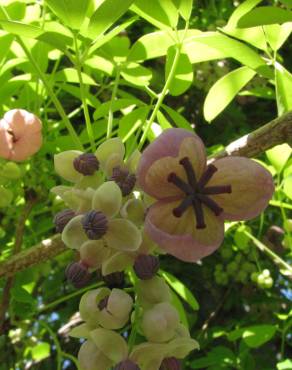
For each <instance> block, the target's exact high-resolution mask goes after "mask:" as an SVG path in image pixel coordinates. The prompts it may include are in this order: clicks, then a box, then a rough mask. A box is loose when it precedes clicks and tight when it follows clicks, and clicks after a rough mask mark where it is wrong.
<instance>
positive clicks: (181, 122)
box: [162, 104, 193, 131]
mask: <svg viewBox="0 0 292 370" xmlns="http://www.w3.org/2000/svg"><path fill="white" fill-rule="evenodd" d="M162 108H163V109H164V110H165V111H166V113H167V114H168V115H169V116H170V118H171V119H172V120H173V123H174V126H177V127H181V128H185V129H186V130H189V131H193V128H192V126H191V125H190V123H189V122H188V121H187V120H186V119H185V118H184V116H182V115H181V114H180V113H179V112H177V111H175V110H174V109H172V108H170V107H168V106H167V105H165V104H162Z"/></svg>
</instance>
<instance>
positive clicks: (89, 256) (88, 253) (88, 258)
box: [80, 240, 110, 269]
mask: <svg viewBox="0 0 292 370" xmlns="http://www.w3.org/2000/svg"><path fill="white" fill-rule="evenodd" d="M109 254H110V249H109V248H106V247H105V245H104V242H103V240H88V241H87V242H85V243H83V244H82V245H81V247H80V258H81V260H82V262H83V263H85V264H86V265H87V266H88V267H91V268H94V269H98V268H100V267H101V265H102V262H103V261H104V260H105V259H106V258H107V257H108V256H109Z"/></svg>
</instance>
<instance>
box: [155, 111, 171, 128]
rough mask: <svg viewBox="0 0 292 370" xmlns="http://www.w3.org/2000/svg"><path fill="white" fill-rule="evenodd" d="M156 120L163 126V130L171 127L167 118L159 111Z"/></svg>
mask: <svg viewBox="0 0 292 370" xmlns="http://www.w3.org/2000/svg"><path fill="white" fill-rule="evenodd" d="M157 121H158V123H159V124H160V126H161V127H162V128H163V130H166V129H168V128H171V127H172V126H171V124H170V123H169V121H168V120H167V118H166V117H165V116H164V115H163V114H162V113H161V112H160V111H158V112H157Z"/></svg>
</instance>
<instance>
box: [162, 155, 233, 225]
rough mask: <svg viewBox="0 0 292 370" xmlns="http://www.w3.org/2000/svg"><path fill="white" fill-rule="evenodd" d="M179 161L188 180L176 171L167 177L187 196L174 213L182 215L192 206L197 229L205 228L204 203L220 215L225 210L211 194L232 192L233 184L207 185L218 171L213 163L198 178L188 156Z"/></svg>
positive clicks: (176, 215)
mask: <svg viewBox="0 0 292 370" xmlns="http://www.w3.org/2000/svg"><path fill="white" fill-rule="evenodd" d="M179 163H180V164H181V165H182V166H183V168H184V170H185V173H186V175H187V182H185V181H184V180H182V179H181V178H180V177H179V176H177V175H176V174H175V173H174V172H171V173H170V174H169V175H168V178H167V180H168V182H170V183H172V184H174V185H175V186H176V187H177V188H179V189H180V190H181V191H183V192H184V193H185V197H184V199H183V200H182V202H181V204H180V205H179V206H178V207H176V208H174V209H173V211H172V212H173V215H174V216H175V217H181V216H182V215H183V213H184V212H185V211H186V210H187V209H188V208H189V207H192V208H193V209H194V212H195V216H196V221H197V229H204V228H205V227H206V224H205V218H204V212H203V206H202V204H204V205H205V206H206V207H208V208H209V209H210V210H211V211H212V212H213V213H214V214H215V215H216V216H219V215H220V214H221V213H222V212H223V208H221V207H220V206H219V205H218V204H217V203H216V202H215V201H214V200H213V199H211V198H210V197H209V195H211V194H213V195H214V194H226V193H231V185H219V186H206V185H207V183H208V182H209V180H210V179H211V177H212V176H213V175H214V173H215V172H216V171H217V168H216V167H215V166H214V165H213V164H210V165H209V166H207V168H206V171H205V172H204V173H203V174H202V176H201V178H200V179H199V180H197V178H196V174H195V171H194V169H193V166H192V164H191V162H190V160H189V158H188V157H184V158H182V159H181V160H180V161H179Z"/></svg>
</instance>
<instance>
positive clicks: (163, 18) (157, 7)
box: [131, 0, 178, 29]
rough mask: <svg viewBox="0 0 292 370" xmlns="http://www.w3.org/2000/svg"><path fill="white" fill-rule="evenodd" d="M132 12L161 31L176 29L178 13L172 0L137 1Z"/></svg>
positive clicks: (132, 7)
mask: <svg viewBox="0 0 292 370" xmlns="http://www.w3.org/2000/svg"><path fill="white" fill-rule="evenodd" d="M131 10H133V11H134V12H135V13H137V14H138V15H140V17H142V18H145V19H146V20H147V21H148V22H149V23H152V24H153V25H154V26H156V27H157V28H160V29H168V28H175V27H176V25H177V21H178V11H177V9H176V7H175V6H174V4H173V3H172V1H170V0H160V1H157V0H147V1H145V0H136V1H135V4H133V5H132V6H131Z"/></svg>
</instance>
